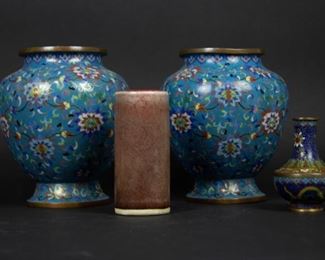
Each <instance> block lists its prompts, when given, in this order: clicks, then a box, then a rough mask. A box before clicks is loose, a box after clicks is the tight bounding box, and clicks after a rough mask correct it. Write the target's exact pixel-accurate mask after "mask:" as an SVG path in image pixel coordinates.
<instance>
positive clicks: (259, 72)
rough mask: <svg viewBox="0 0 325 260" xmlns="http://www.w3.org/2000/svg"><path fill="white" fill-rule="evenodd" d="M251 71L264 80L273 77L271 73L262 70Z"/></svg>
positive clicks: (251, 69) (254, 69) (254, 68)
mask: <svg viewBox="0 0 325 260" xmlns="http://www.w3.org/2000/svg"><path fill="white" fill-rule="evenodd" d="M249 70H250V71H251V72H253V73H254V74H257V75H258V76H262V77H263V78H271V77H272V75H271V73H270V72H268V71H267V70H264V69H261V68H257V67H251V68H250V69H249Z"/></svg>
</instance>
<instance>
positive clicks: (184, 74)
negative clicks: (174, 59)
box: [175, 67, 200, 80]
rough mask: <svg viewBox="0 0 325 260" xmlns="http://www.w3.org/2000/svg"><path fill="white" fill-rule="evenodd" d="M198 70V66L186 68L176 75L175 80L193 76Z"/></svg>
mask: <svg viewBox="0 0 325 260" xmlns="http://www.w3.org/2000/svg"><path fill="white" fill-rule="evenodd" d="M199 71H200V69H199V68H196V67H195V68H186V69H184V70H182V71H181V72H179V73H178V74H177V75H176V77H175V78H176V80H188V79H191V78H192V77H194V76H195V75H196V74H197V73H198V72H199Z"/></svg>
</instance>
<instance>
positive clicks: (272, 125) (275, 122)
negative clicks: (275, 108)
mask: <svg viewBox="0 0 325 260" xmlns="http://www.w3.org/2000/svg"><path fill="white" fill-rule="evenodd" d="M279 124H280V115H279V113H278V112H267V113H265V114H264V116H263V119H262V126H263V128H264V130H265V132H266V133H267V134H270V133H273V132H275V131H276V130H277V129H278V126H279Z"/></svg>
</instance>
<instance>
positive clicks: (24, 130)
mask: <svg viewBox="0 0 325 260" xmlns="http://www.w3.org/2000/svg"><path fill="white" fill-rule="evenodd" d="M105 54H106V50H105V49H101V48H96V47H77V46H55V47H33V48H27V49H24V50H22V51H21V52H20V55H21V56H23V57H24V58H25V60H24V65H23V67H22V68H21V69H19V70H18V71H16V72H14V73H13V74H11V75H9V76H8V77H6V78H5V79H4V80H3V81H2V82H1V85H0V107H1V108H0V126H1V131H2V133H3V135H4V137H5V139H6V142H7V143H8V145H9V148H10V150H11V152H12V153H13V156H14V157H15V159H16V160H17V161H18V162H19V163H20V165H21V166H22V168H23V169H24V171H25V172H26V173H27V174H29V175H30V176H32V177H33V178H34V179H35V180H36V181H37V185H36V190H35V193H34V195H33V196H32V197H31V198H30V199H29V200H28V203H29V204H30V205H31V206H37V207H79V206H88V205H93V204H99V203H104V202H107V200H108V196H107V195H105V194H104V193H103V191H102V189H101V187H100V185H99V183H98V181H97V180H98V177H99V175H100V174H102V173H104V172H107V171H108V169H109V168H110V166H111V164H112V162H113V135H114V131H113V129H114V121H113V103H114V99H115V97H114V94H115V92H116V91H121V90H125V89H126V87H127V85H126V83H125V81H124V80H123V79H122V78H121V77H120V76H119V75H117V74H116V73H114V72H112V71H109V70H107V69H106V68H105V67H104V65H103V63H102V56H103V55H105Z"/></svg>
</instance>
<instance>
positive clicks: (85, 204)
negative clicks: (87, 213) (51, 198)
mask: <svg viewBox="0 0 325 260" xmlns="http://www.w3.org/2000/svg"><path fill="white" fill-rule="evenodd" d="M111 202H112V200H111V199H105V200H99V201H86V202H70V203H47V202H29V201H27V205H28V206H29V207H32V208H52V209H67V208H86V207H93V206H100V205H105V204H109V203H111Z"/></svg>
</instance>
